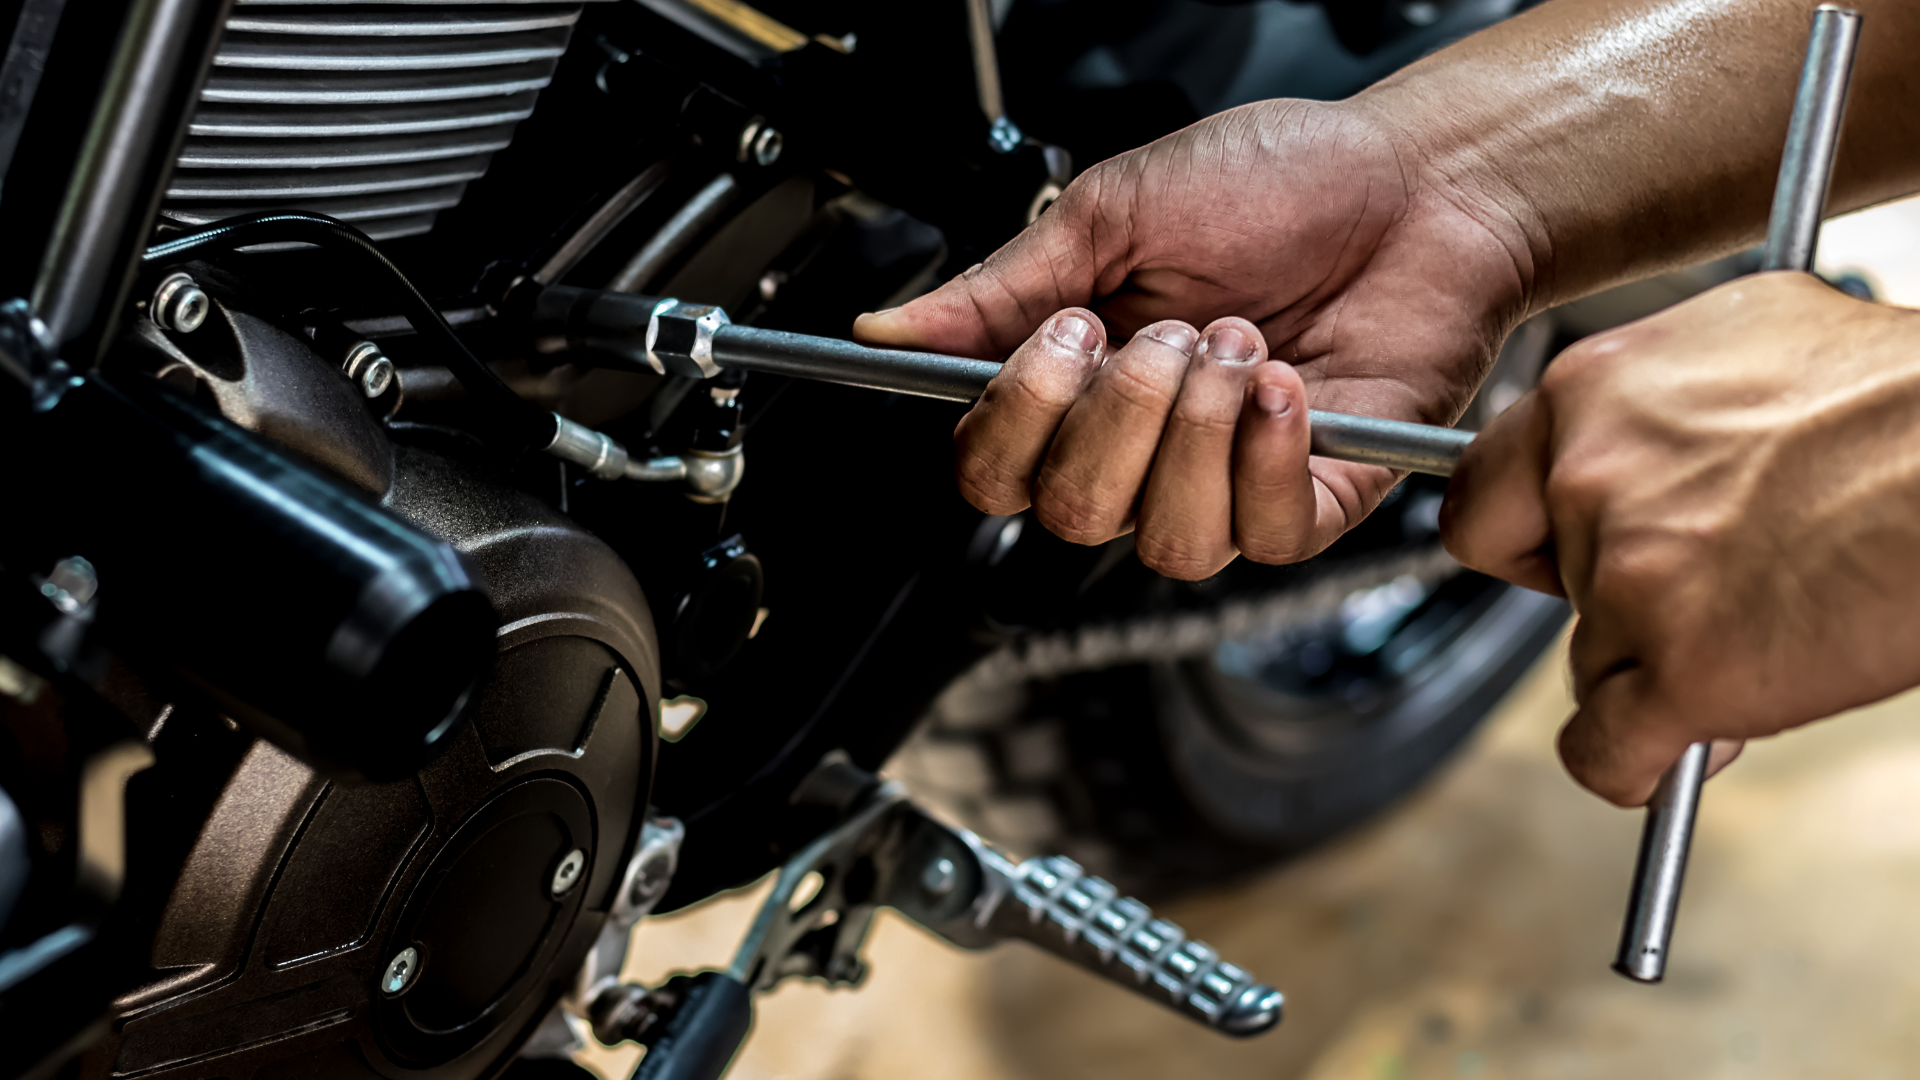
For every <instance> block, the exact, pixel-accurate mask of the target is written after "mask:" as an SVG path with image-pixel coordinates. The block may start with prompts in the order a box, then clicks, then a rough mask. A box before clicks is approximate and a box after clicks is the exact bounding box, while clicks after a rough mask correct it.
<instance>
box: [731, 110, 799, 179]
mask: <svg viewBox="0 0 1920 1080" xmlns="http://www.w3.org/2000/svg"><path fill="white" fill-rule="evenodd" d="M786 147H787V140H786V138H785V136H782V135H781V134H780V132H779V129H777V128H775V127H774V126H773V125H771V124H769V123H767V122H766V121H765V120H762V119H760V118H759V117H757V116H756V117H754V118H753V119H752V120H749V121H747V126H746V127H743V128H741V129H740V153H739V155H738V156H739V159H740V160H741V161H747V160H752V161H753V163H754V164H756V165H758V166H760V167H761V168H763V169H764V168H766V167H767V166H769V165H771V164H773V163H774V162H776V161H779V160H780V151H782V150H785V149H786Z"/></svg>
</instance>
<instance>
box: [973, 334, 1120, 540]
mask: <svg viewBox="0 0 1920 1080" xmlns="http://www.w3.org/2000/svg"><path fill="white" fill-rule="evenodd" d="M1105 342H1106V338H1105V335H1104V334H1103V332H1102V330H1101V327H1100V321H1099V320H1098V319H1096V318H1094V317H1093V313H1092V312H1089V311H1087V310H1086V309H1085V308H1068V309H1067V310H1065V311H1062V312H1060V313H1059V314H1057V315H1055V316H1054V317H1053V318H1051V319H1049V320H1047V321H1046V322H1045V323H1044V324H1042V325H1041V327H1040V329H1039V330H1037V331H1035V332H1034V334H1033V336H1032V337H1031V338H1029V339H1028V340H1027V343H1026V344H1024V345H1022V346H1020V348H1018V349H1016V350H1014V353H1013V356H1012V357H1011V358H1009V359H1008V360H1007V363H1006V365H1005V366H1004V367H1002V368H1001V369H1000V373H999V374H997V375H995V376H994V377H993V381H992V382H990V383H988V384H987V390H986V393H984V394H982V395H981V397H980V400H979V402H978V403H976V404H975V405H974V407H973V409H972V411H971V412H968V413H967V415H966V416H964V417H962V418H961V420H960V426H959V427H957V428H955V429H954V433H953V439H954V443H955V448H956V450H957V451H958V457H957V459H956V461H955V465H954V469H955V474H956V476H957V478H958V480H959V484H960V493H961V494H962V495H964V496H966V498H967V501H968V502H970V503H972V504H973V505H974V506H977V507H979V508H980V509H981V510H984V511H986V512H987V513H989V514H1015V513H1019V512H1020V511H1021V510H1024V509H1026V507H1027V504H1028V502H1029V499H1030V496H1031V491H1032V484H1033V476H1034V472H1035V471H1036V470H1037V469H1038V468H1039V467H1040V462H1041V459H1042V458H1044V457H1045V456H1046V452H1047V446H1048V444H1049V443H1051V442H1052V441H1053V434H1054V430H1055V429H1056V428H1058V427H1059V426H1060V421H1061V420H1062V419H1063V418H1064V417H1065V416H1066V415H1067V411H1068V410H1069V409H1071V408H1072V407H1073V403H1074V401H1075V400H1077V399H1078V398H1079V396H1080V392H1081V390H1082V389H1083V388H1084V387H1085V386H1086V384H1087V382H1088V380H1089V379H1091V378H1092V377H1093V373H1094V372H1095V371H1096V370H1097V369H1098V368H1099V366H1100V355H1101V351H1102V350H1103V349H1104V348H1105Z"/></svg>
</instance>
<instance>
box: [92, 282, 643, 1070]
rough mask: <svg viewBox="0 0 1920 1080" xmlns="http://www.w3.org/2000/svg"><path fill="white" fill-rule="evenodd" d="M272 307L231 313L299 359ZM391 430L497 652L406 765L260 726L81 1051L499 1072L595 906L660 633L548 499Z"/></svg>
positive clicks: (603, 902) (409, 514) (247, 350)
mask: <svg viewBox="0 0 1920 1080" xmlns="http://www.w3.org/2000/svg"><path fill="white" fill-rule="evenodd" d="M241 321H243V320H236V322H241ZM273 333H277V331H275V332H271V333H269V332H268V331H264V330H263V331H256V332H254V333H249V334H243V335H242V337H243V339H246V340H247V341H249V342H250V344H249V345H247V346H246V347H243V349H242V350H241V351H242V353H243V354H245V356H246V358H247V359H249V360H250V361H252V362H254V363H255V364H256V365H260V364H264V363H265V362H266V356H265V353H263V351H262V346H261V342H263V341H265V342H266V348H265V352H271V353H274V354H277V355H276V356H275V357H274V361H275V362H276V363H294V364H299V363H302V360H301V359H300V358H299V355H300V354H301V353H302V352H304V350H303V349H300V348H296V347H295V345H296V343H295V342H292V341H290V340H280V339H275V338H273V336H272V335H273ZM282 338H284V335H282ZM306 356H307V357H308V358H310V359H311V362H312V363H313V364H316V365H317V364H319V361H318V359H317V358H312V357H311V354H310V353H309V354H306ZM310 374H311V376H312V378H309V379H304V380H295V381H298V382H302V383H303V384H304V387H305V393H306V394H307V395H308V396H309V397H325V396H326V395H327V393H330V391H327V390H326V389H325V388H326V387H329V386H331V385H332V383H333V382H339V383H341V384H343V389H345V390H346V392H347V393H349V394H351V393H352V390H351V387H345V386H344V379H343V378H342V377H341V376H340V375H339V373H338V372H336V371H333V370H331V369H328V368H326V367H325V366H324V365H323V366H321V367H319V368H317V369H314V370H312V371H311V372H310ZM201 375H202V377H203V378H217V377H212V376H208V375H206V373H204V372H202V373H201ZM243 377H244V376H243ZM222 381H234V380H222ZM216 389H220V388H218V387H216ZM226 389H228V390H231V387H228V388H226ZM216 396H218V395H216ZM364 436H365V432H364V431H363V432H361V435H360V438H361V440H362V443H363V444H364V443H365V438H364ZM296 441H297V440H296ZM380 445H381V447H383V448H385V450H386V452H388V453H390V454H391V455H392V472H391V477H392V480H391V486H390V488H388V490H387V491H386V492H385V495H384V499H383V501H384V503H385V504H386V505H387V506H388V507H390V508H391V509H393V510H394V511H396V512H397V513H399V514H400V515H401V516H403V517H405V518H407V519H409V520H411V521H413V522H415V523H416V524H418V525H419V526H420V527H421V528H423V529H425V530H426V531H427V532H429V533H432V534H434V535H436V536H438V537H441V538H443V539H445V540H447V541H448V542H450V543H452V544H453V545H454V546H455V547H457V548H458V549H459V550H460V551H461V552H463V553H464V554H466V555H467V556H468V557H469V558H471V559H472V560H473V562H474V563H475V564H477V565H478V566H479V567H480V569H481V570H482V572H483V573H484V575H485V578H486V580H487V583H488V585H489V588H490V591H491V593H492V597H493V602H494V604H495V606H496V607H497V608H498V609H499V611H500V613H501V616H502V625H501V627H500V630H499V638H498V640H499V659H498V662H497V664H496V666H495V668H494V671H493V672H492V675H491V677H490V679H489V680H488V682H487V683H486V684H485V685H484V686H483V689H482V690H481V698H480V700H478V701H477V702H476V703H475V705H474V707H473V708H472V709H471V710H470V711H469V713H468V717H467V719H465V720H463V721H462V722H461V728H460V730H459V731H457V732H455V733H453V734H452V735H451V737H449V739H448V740H447V743H446V748H445V749H444V750H443V751H442V752H441V754H440V755H439V756H438V757H437V758H435V759H434V760H433V761H432V762H431V763H430V764H429V765H428V766H427V767H426V768H425V769H423V770H422V771H421V772H420V773H418V774H417V775H415V776H413V777H411V778H408V779H406V780H401V781H396V782H392V783H381V784H367V783H349V782H344V781H329V780H328V779H326V778H324V777H321V776H318V775H316V774H315V773H314V772H313V771H312V770H311V769H309V768H308V767H306V766H305V765H303V764H302V763H300V762H299V761H297V760H295V759H293V758H292V757H290V756H288V755H287V754H285V753H283V752H282V751H280V750H278V749H276V748H274V747H273V746H271V745H270V744H268V743H266V742H264V741H260V742H256V743H254V744H253V745H252V747H251V748H250V749H249V750H248V751H247V752H246V754H245V756H244V757H243V758H242V759H241V761H240V763H239V765H238V767H237V768H236V769H235V770H234V771H233V772H232V773H231V775H229V776H228V777H227V778H226V780H225V786H224V789H223V790H222V791H221V793H220V795H219V798H218V800H217V802H216V803H215V807H214V810H213V812H212V814H211V815H210V816H209V818H208V820H207V821H206V823H205V825H204V827H203V828H202V830H201V832H200V834H199V839H198V841H197V842H196V843H195V845H194V846H193V849H192V852H191V854H190V855H189V856H188V858H187V861H186V863H185V865H184V867H183V868H182V869H181V871H180V874H179V877H178V879H177V881H176V882H175V884H174V887H173V890H172V893H171V896H170V899H169V900H168V902H167V904H166V906H165V909H164V911H163V913H162V914H161V916H160V921H159V926H158V930H157V933H156V934H155V937H154V944H153V954H152V957H151V962H152V966H153V968H154V970H155V973H156V978H155V979H154V980H153V981H152V982H150V983H149V984H147V985H145V986H143V987H141V988H140V989H138V990H136V991H134V992H133V993H131V994H128V995H126V996H124V997H123V998H121V999H120V1000H119V1001H118V1002H116V1019H115V1022H114V1024H113V1029H112V1031H111V1033H110V1034H109V1035H108V1036H107V1038H106V1039H104V1040H103V1041H102V1043H101V1044H100V1045H99V1046H97V1047H96V1048H95V1049H94V1050H93V1051H91V1052H90V1053H89V1054H88V1055H87V1057H86V1058H85V1059H84V1062H83V1065H82V1069H81V1072H82V1074H83V1075H86V1076H92V1077H108V1076H112V1077H131V1076H149V1075H164V1076H167V1077H181V1078H187V1077H207V1078H213V1077H220V1078H224V1080H253V1078H258V1080H281V1078H292V1077H307V1076H312V1077H327V1078H330V1080H339V1078H350V1077H375V1076H385V1077H394V1078H398V1077H413V1076H418V1077H434V1078H442V1077H444V1078H447V1080H456V1078H458V1080H465V1078H470V1077H479V1076H484V1075H490V1074H492V1073H494V1072H497V1071H498V1069H499V1068H500V1067H501V1066H502V1065H503V1064H504V1062H505V1059H507V1058H508V1057H510V1056H511V1055H512V1054H513V1052H514V1051H515V1050H516V1049H517V1048H518V1047H519V1046H520V1045H521V1043H523V1042H524V1041H525V1040H526V1038H527V1037H528V1035H529V1034H531V1032H532V1031H533V1030H534V1028H535V1027H537V1026H538V1025H539V1023H540V1022H541V1020H542V1019H543V1017H544V1016H545V1015H546V1014H547V1013H548V1011H549V1010H550V1009H551V1008H552V1007H553V1004H554V1002H555V1001H556V1000H557V999H558V998H559V996H560V995H561V993H562V992H563V991H564V990H565V989H566V988H567V986H568V985H570V981H571V979H572V978H573V976H574V974H575V973H576V972H577V971H578V970H579V968H580V965H581V963H582V961H583V959H584V958H585V956H586V954H587V951H588V950H589V948H590V947H591V946H592V944H593V942H594V939H595V937H596V936H597V934H598V933H599V931H600V928H601V925H602V924H603V923H604V922H605V921H606V918H607V914H608V912H609V910H610V908H611V906H612V901H613V898H614V895H615V893H616V891H617V889H618V886H619V882H620V878H621V872H622V870H623V868H624V864H625V862H626V860H627V858H628V856H629V854H630V853H631V851H632V850H633V845H634V843H635V840H636V838H637V836H638V833H639V830H640V825H641V821H642V818H643V814H644V810H645V808H646V800H647V793H648V788H649V786H650V783H651V779H652V770H653V762H654V755H655V751H656V730H657V720H658V705H657V703H658V701H659V695H660V673H659V656H658V645H657V643H656V641H655V638H654V631H653V623H652V620H651V618H650V616H649V614H648V609H647V605H646V600H645V598H644V597H643V596H642V594H641V591H640V587H639V585H638V583H637V582H636V581H635V580H634V578H633V575H632V573H631V572H630V571H629V570H628V569H627V567H626V565H625V564H624V563H623V562H621V560H620V559H619V558H618V556H616V555H615V554H614V553H613V551H612V550H611V549H610V548H608V547H607V546H606V545H605V544H604V543H602V542H601V541H600V540H599V539H597V538H595V537H594V536H592V535H591V534H589V533H587V532H586V531H584V530H583V529H581V528H579V527H578V526H577V525H575V524H574V523H572V522H571V521H569V520H568V519H567V518H565V517H564V516H563V515H561V514H559V513H557V512H556V511H554V510H552V509H550V508H548V507H547V506H546V505H544V504H542V503H541V502H539V501H538V500H536V499H533V498H532V497H530V496H526V495H524V494H521V493H519V492H516V491H513V490H511V489H509V488H506V487H504V486H502V485H499V484H496V483H494V482H492V481H490V480H488V479H486V478H485V477H483V476H481V475H480V474H478V473H477V472H475V471H473V470H471V469H468V468H466V467H464V466H462V465H459V464H456V463H455V462H454V461H452V460H450V459H449V458H447V457H443V456H441V455H438V454H436V453H432V452H429V451H424V450H419V449H410V448H407V447H398V448H393V447H388V446H386V445H385V440H384V437H382V438H381V440H380ZM368 450H369V447H368V446H366V445H362V446H361V447H360V448H359V450H357V451H356V453H358V454H360V455H361V456H363V457H364V456H365V454H366V453H367V451H368ZM309 456H313V455H311V453H310V454H309ZM262 586H263V587H271V583H270V582H269V583H262ZM130 812H134V813H137V812H139V808H138V807H131V808H130Z"/></svg>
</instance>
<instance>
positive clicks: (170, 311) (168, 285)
mask: <svg viewBox="0 0 1920 1080" xmlns="http://www.w3.org/2000/svg"><path fill="white" fill-rule="evenodd" d="M147 311H148V314H149V315H151V317H152V318H153V321H154V324H155V325H156V326H158V327H160V328H161V329H162V330H172V331H174V332H176V333H181V334H191V333H193V332H194V331H195V330H198V329H200V327H201V326H203V325H205V324H206V321H207V316H208V315H209V314H210V313H211V312H212V311H213V301H212V300H211V299H209V298H208V297H207V294H206V291H205V290H204V289H202V288H200V286H198V285H196V284H194V281H193V279H192V278H191V277H188V276H187V275H186V274H169V275H168V276H167V279H166V280H165V281H162V282H161V283H160V287H159V288H157V289H155V290H154V291H153V302H152V304H151V305H149V306H148V308H147Z"/></svg>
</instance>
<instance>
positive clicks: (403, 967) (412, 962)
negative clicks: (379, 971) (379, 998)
mask: <svg viewBox="0 0 1920 1080" xmlns="http://www.w3.org/2000/svg"><path fill="white" fill-rule="evenodd" d="M419 973H420V950H418V949H416V948H414V947H413V946H411V945H409V946H407V947H406V948H404V949H401V950H400V951H399V952H397V953H395V954H394V956H393V959H391V960H389V961H387V973H386V974H385V975H382V976H380V990H381V991H382V992H383V993H385V994H387V995H388V996H389V997H391V996H392V995H394V994H398V993H399V992H400V991H402V990H405V989H406V988H407V987H408V986H409V985H411V984H412V982H413V977H414V976H415V975H417V974H419Z"/></svg>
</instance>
